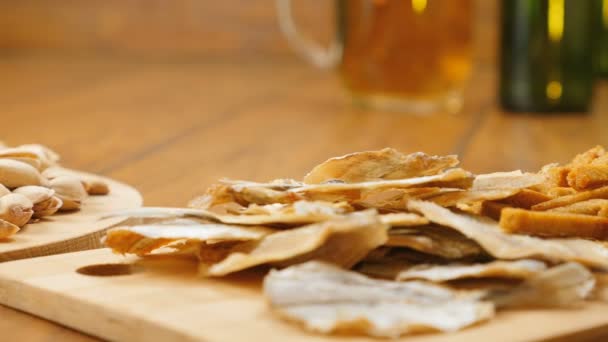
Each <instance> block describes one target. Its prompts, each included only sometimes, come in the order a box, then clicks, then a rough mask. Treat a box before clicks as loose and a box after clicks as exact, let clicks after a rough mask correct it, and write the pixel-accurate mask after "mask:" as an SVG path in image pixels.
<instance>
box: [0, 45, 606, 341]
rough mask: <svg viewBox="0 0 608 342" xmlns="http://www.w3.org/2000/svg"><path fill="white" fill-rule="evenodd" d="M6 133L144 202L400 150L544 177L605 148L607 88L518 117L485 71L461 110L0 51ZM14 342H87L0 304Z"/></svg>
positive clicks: (319, 80)
mask: <svg viewBox="0 0 608 342" xmlns="http://www.w3.org/2000/svg"><path fill="white" fill-rule="evenodd" d="M0 75H2V77H0V104H1V105H2V111H1V112H0V117H2V118H3V119H6V121H7V122H10V123H11V124H10V125H2V126H0V139H2V140H5V141H6V142H7V143H9V144H20V143H26V142H34V141H36V142H41V143H44V144H47V145H49V146H51V147H53V148H55V149H57V150H58V151H59V152H60V153H61V154H62V156H63V161H62V164H63V165H66V166H68V167H72V168H77V169H82V170H85V171H88V172H94V173H101V174H104V175H106V176H110V177H111V178H114V179H117V180H119V181H123V182H126V183H129V184H131V185H133V186H134V187H136V188H137V189H139V190H140V191H141V192H142V195H143V196H144V198H145V200H146V204H148V205H182V204H183V203H185V201H187V200H188V199H190V198H191V197H192V196H194V195H196V194H198V193H199V192H200V191H202V189H204V187H206V186H207V185H209V184H210V183H211V182H213V181H215V180H216V179H217V178H219V177H223V176H229V177H233V178H247V179H253V180H267V179H272V178H276V177H296V178H299V177H301V176H302V175H303V174H304V173H305V172H306V171H308V170H309V169H310V168H311V167H312V166H314V165H315V164H316V163H318V162H320V161H322V160H324V159H326V158H327V157H330V156H334V155H337V154H341V153H346V152H351V151H356V150H363V149H372V148H380V147H384V146H393V147H396V148H399V149H401V150H404V151H415V150H423V151H426V152H431V153H459V154H461V156H463V161H464V166H465V167H466V168H469V169H472V170H474V171H488V170H510V169H516V168H525V169H534V168H537V167H538V166H540V165H542V164H543V163H546V162H548V161H554V160H557V161H565V160H567V159H568V158H570V157H571V156H572V154H574V153H576V152H579V151H581V150H583V149H584V148H586V147H587V146H592V145H595V144H598V143H604V144H607V143H608V141H606V139H607V138H606V137H607V136H608V134H606V133H608V132H606V130H607V129H608V125H607V124H606V120H607V118H608V116H607V115H606V111H608V103H606V101H605V100H603V98H605V96H603V95H602V94H605V93H606V91H605V90H604V89H603V88H602V87H600V89H599V93H598V95H599V96H598V97H597V99H598V101H596V103H595V105H594V108H593V112H592V113H591V114H590V115H586V116H568V117H553V116H550V117H538V116H521V115H508V114H504V113H501V112H500V111H498V110H497V109H495V108H494V106H493V102H494V96H493V94H494V89H493V88H492V87H491V84H492V82H493V76H492V75H493V70H492V68H491V66H485V67H483V68H481V69H480V71H479V75H477V76H476V77H477V78H476V79H474V81H473V82H472V83H471V89H470V90H469V94H470V95H469V96H468V101H467V107H466V109H465V111H464V112H463V113H462V114H460V115H456V116H450V115H432V116H427V117H421V116H412V115H408V114H404V113H392V112H378V111H371V110H364V109H360V108H354V107H352V106H351V105H350V103H349V101H348V97H347V96H346V95H345V94H344V93H343V90H342V88H341V86H340V82H339V81H338V80H337V79H336V77H335V75H333V74H331V73H329V72H324V71H319V70H316V69H313V68H309V67H307V66H306V65H304V64H302V63H299V62H298V61H295V60H288V59H279V60H274V59H273V60H262V59H245V60H241V59H207V60H177V61H172V62H152V61H142V60H134V59H109V60H105V59H100V58H93V59H87V58H76V57H65V56H48V55H46V56H33V55H28V56H22V55H6V56H3V57H0ZM0 317H2V319H1V320H0V330H1V331H3V336H5V337H6V338H7V339H8V340H26V341H40V342H42V341H48V340H57V339H60V340H63V341H84V340H90V339H91V338H89V337H87V336H85V335H83V334H80V333H77V332H74V331H72V330H70V329H66V328H63V327H61V326H58V325H55V324H52V323H49V322H47V321H44V320H41V319H38V318H35V317H33V316H29V315H26V314H24V313H20V312H17V311H14V310H12V309H8V308H6V307H0Z"/></svg>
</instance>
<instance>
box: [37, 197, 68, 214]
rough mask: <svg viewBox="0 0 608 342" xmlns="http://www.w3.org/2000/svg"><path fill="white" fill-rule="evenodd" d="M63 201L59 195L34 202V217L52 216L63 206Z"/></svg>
mask: <svg viewBox="0 0 608 342" xmlns="http://www.w3.org/2000/svg"><path fill="white" fill-rule="evenodd" d="M62 205H63V201H62V200H61V199H60V198H59V197H57V196H51V197H50V198H48V199H47V200H45V201H42V202H38V203H36V204H34V208H33V209H34V215H33V217H34V218H41V217H44V216H51V215H53V214H54V213H56V212H57V210H59V208H61V206H62Z"/></svg>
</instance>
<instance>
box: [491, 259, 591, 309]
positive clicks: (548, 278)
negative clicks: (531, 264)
mask: <svg viewBox="0 0 608 342" xmlns="http://www.w3.org/2000/svg"><path fill="white" fill-rule="evenodd" d="M595 283H596V280H595V277H594V276H593V274H592V273H591V272H590V271H589V270H588V269H587V268H585V267H584V266H582V265H580V264H578V263H575V262H569V263H565V264H561V265H558V266H555V267H552V268H549V269H547V270H545V271H543V272H540V273H537V274H535V275H533V276H531V277H529V278H528V279H526V281H525V282H524V283H523V284H521V285H519V286H517V287H516V288H514V289H512V290H508V291H500V290H499V291H496V292H493V293H492V292H490V293H489V294H488V295H487V296H486V297H485V298H486V299H488V300H491V301H492V302H494V303H495V304H496V306H497V307H499V308H509V307H571V306H577V305H580V304H582V302H583V301H584V300H585V299H586V298H588V297H589V296H590V295H591V294H592V291H593V289H594V287H595Z"/></svg>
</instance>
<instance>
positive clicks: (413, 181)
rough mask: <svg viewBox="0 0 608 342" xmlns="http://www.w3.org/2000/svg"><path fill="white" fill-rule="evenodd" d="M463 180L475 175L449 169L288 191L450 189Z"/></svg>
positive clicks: (311, 185) (304, 193)
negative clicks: (424, 187)
mask: <svg viewBox="0 0 608 342" xmlns="http://www.w3.org/2000/svg"><path fill="white" fill-rule="evenodd" d="M463 180H465V181H467V182H469V181H472V180H473V174H472V173H470V172H468V171H465V170H463V169H458V168H456V169H449V170H447V171H445V172H443V173H440V174H436V175H430V176H421V177H415V178H405V179H394V180H378V181H366V182H359V183H325V184H310V185H304V186H301V187H295V188H292V189H289V190H287V191H288V192H293V193H297V194H301V195H303V196H307V195H308V194H310V193H332V192H339V191H347V190H351V191H353V190H359V191H369V190H378V189H406V188H413V187H420V186H423V185H424V186H427V187H429V186H431V187H439V186H442V187H450V186H451V185H453V184H456V183H458V182H460V181H463ZM429 184H430V185H429Z"/></svg>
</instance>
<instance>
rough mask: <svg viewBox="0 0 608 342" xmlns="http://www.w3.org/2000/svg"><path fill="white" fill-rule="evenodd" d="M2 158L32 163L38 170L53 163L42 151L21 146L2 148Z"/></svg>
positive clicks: (0, 152)
mask: <svg viewBox="0 0 608 342" xmlns="http://www.w3.org/2000/svg"><path fill="white" fill-rule="evenodd" d="M0 158H7V159H14V160H18V161H21V162H24V163H27V164H30V165H32V166H33V167H35V168H36V169H38V170H44V169H46V168H47V167H48V166H50V165H51V164H52V163H53V162H51V161H50V160H49V159H48V158H47V157H46V155H45V154H44V153H43V152H42V151H37V150H35V149H33V148H26V147H21V146H20V147H8V148H1V149H0Z"/></svg>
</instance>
